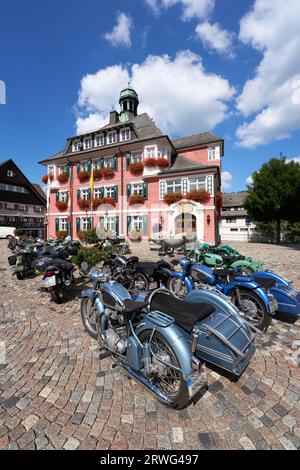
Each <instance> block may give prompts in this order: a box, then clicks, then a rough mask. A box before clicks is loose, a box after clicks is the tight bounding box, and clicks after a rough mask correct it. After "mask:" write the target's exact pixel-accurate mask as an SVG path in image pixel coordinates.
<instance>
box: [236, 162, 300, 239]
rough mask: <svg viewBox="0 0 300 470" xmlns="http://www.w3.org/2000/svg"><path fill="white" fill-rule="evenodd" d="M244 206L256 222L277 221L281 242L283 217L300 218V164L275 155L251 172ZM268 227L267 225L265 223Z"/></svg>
mask: <svg viewBox="0 0 300 470" xmlns="http://www.w3.org/2000/svg"><path fill="white" fill-rule="evenodd" d="M252 178H253V184H252V185H251V186H248V190H247V192H248V195H247V197H246V200H245V204H244V205H245V209H246V210H247V211H248V214H249V216H250V217H251V218H252V219H254V220H255V221H257V222H262V223H263V224H269V223H272V222H276V241H277V242H278V243H279V242H280V233H281V221H282V220H287V221H289V222H292V221H296V220H299V218H300V165H299V163H296V162H294V161H289V162H288V161H287V159H286V158H285V157H282V158H279V159H277V158H272V159H271V160H270V161H269V162H267V163H264V164H263V165H262V167H261V169H260V170H259V171H256V172H255V173H253V175H252ZM265 229H266V227H265Z"/></svg>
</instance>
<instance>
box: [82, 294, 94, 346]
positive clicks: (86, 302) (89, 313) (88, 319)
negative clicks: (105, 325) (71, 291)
mask: <svg viewBox="0 0 300 470" xmlns="http://www.w3.org/2000/svg"><path fill="white" fill-rule="evenodd" d="M80 311H81V319H82V323H83V326H84V328H85V329H86V331H87V332H88V334H89V335H90V336H91V337H92V338H93V339H97V324H96V318H95V309H94V308H93V305H92V302H91V299H90V298H89V297H84V298H83V299H82V300H81V305H80Z"/></svg>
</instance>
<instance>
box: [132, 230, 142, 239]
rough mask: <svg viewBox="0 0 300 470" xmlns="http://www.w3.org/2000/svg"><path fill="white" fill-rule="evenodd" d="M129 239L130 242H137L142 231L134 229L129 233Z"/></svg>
mask: <svg viewBox="0 0 300 470" xmlns="http://www.w3.org/2000/svg"><path fill="white" fill-rule="evenodd" d="M129 237H130V239H131V240H132V241H138V240H141V238H142V231H141V230H139V229H137V228H135V229H133V230H131V231H130V232H129Z"/></svg>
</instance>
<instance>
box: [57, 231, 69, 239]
mask: <svg viewBox="0 0 300 470" xmlns="http://www.w3.org/2000/svg"><path fill="white" fill-rule="evenodd" d="M67 235H68V232H67V231H66V230H58V231H57V232H56V236H57V238H66V236H67Z"/></svg>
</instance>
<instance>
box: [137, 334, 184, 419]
mask: <svg viewBox="0 0 300 470" xmlns="http://www.w3.org/2000/svg"><path fill="white" fill-rule="evenodd" d="M151 337H152V342H153V340H154V341H159V342H161V344H164V345H165V347H166V348H167V350H168V351H170V353H171V354H172V356H173V361H174V365H175V366H176V367H178V368H179V369H181V361H180V359H179V357H177V355H176V353H175V351H173V348H172V345H171V344H170V343H169V342H168V340H167V339H166V338H165V337H164V336H163V335H161V334H160V333H159V332H158V331H155V332H154V333H153V331H152V330H144V331H142V333H141V334H140V335H139V340H140V341H141V343H145V342H146V341H147V342H149V340H150V338H151ZM173 370H174V369H172V371H173ZM176 373H177V377H178V382H179V384H178V390H177V391H176V393H174V394H171V395H170V394H168V396H169V399H170V400H171V402H170V407H171V408H174V409H176V410H180V409H183V408H186V407H187V406H188V405H189V404H190V402H191V399H190V397H189V392H188V387H187V383H186V381H185V380H183V378H182V374H181V372H180V371H176ZM155 380H156V381H158V382H159V380H160V375H159V373H158V374H157V375H156V376H154V377H153V378H152V379H151V381H152V383H153V381H155ZM154 384H155V385H156V387H158V388H159V389H162V387H161V386H159V383H158V384H157V383H155V382H154ZM162 384H164V380H162ZM163 392H164V393H166V391H165V390H163Z"/></svg>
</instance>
